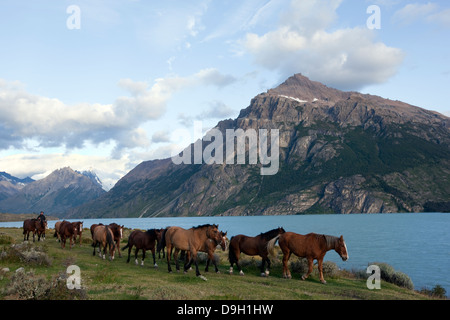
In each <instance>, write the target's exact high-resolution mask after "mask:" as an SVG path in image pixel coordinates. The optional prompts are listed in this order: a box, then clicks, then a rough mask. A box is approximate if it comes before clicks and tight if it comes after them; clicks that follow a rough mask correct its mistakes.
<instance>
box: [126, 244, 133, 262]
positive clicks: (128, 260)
mask: <svg viewBox="0 0 450 320" xmlns="http://www.w3.org/2000/svg"><path fill="white" fill-rule="evenodd" d="M131 248H132V246H129V247H128V259H127V263H129V262H130V255H131Z"/></svg>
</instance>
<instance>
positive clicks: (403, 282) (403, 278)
mask: <svg viewBox="0 0 450 320" xmlns="http://www.w3.org/2000/svg"><path fill="white" fill-rule="evenodd" d="M391 283H393V284H395V285H397V286H399V287H403V288H407V289H410V290H413V289H414V284H413V282H412V280H411V278H410V277H409V276H408V275H406V274H404V273H403V272H400V271H396V272H395V273H394V274H393V276H392V281H391Z"/></svg>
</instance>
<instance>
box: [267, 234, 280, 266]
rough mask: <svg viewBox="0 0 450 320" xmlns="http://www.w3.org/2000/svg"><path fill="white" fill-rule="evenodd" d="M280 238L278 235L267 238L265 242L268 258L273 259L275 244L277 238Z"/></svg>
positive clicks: (274, 256)
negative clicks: (267, 240)
mask: <svg viewBox="0 0 450 320" xmlns="http://www.w3.org/2000/svg"><path fill="white" fill-rule="evenodd" d="M279 238H280V235H278V236H276V237H275V238H273V239H271V240H269V242H267V247H266V248H267V253H268V256H269V259H270V260H274V259H275V258H276V252H275V244H276V243H277V241H278V239H279Z"/></svg>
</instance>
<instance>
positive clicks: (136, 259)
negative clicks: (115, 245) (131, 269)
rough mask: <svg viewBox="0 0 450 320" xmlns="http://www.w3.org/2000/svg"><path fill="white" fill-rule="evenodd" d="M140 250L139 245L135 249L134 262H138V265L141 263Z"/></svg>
mask: <svg viewBox="0 0 450 320" xmlns="http://www.w3.org/2000/svg"><path fill="white" fill-rule="evenodd" d="M138 251H139V248H138V247H136V249H135V250H134V263H135V264H136V265H139V262H138V258H137V257H138Z"/></svg>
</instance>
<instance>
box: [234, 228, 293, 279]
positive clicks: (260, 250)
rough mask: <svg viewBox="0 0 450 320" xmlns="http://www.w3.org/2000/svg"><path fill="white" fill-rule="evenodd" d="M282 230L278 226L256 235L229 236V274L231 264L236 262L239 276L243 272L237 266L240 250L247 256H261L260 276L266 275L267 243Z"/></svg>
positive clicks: (268, 266) (268, 267) (268, 264)
mask: <svg viewBox="0 0 450 320" xmlns="http://www.w3.org/2000/svg"><path fill="white" fill-rule="evenodd" d="M284 232H285V231H284V229H283V228H280V227H278V228H277V229H273V230H270V231H267V232H265V233H261V234H260V235H258V236H256V237H248V236H245V235H243V234H239V235H237V236H234V237H231V240H230V248H229V250H228V259H229V261H230V274H233V264H236V266H237V268H238V270H239V274H240V275H241V276H243V275H244V272H243V271H242V269H241V267H240V266H239V257H240V255H241V252H243V253H245V254H247V255H249V256H256V255H259V256H260V257H261V258H262V263H261V276H262V277H264V276H268V275H269V269H270V260H269V258H268V252H267V243H268V242H269V241H270V240H272V239H274V238H277V237H278V236H279V235H280V234H283V233H284ZM266 262H267V269H266V270H264V266H265V263H266Z"/></svg>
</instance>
